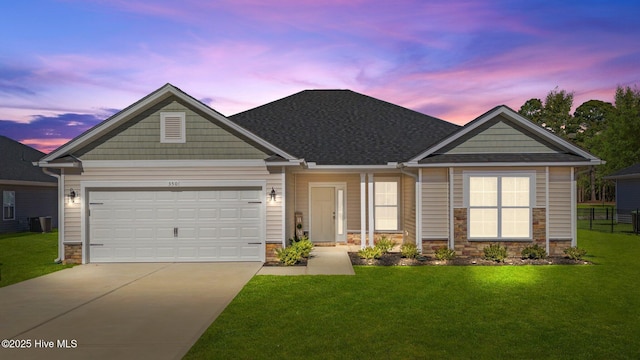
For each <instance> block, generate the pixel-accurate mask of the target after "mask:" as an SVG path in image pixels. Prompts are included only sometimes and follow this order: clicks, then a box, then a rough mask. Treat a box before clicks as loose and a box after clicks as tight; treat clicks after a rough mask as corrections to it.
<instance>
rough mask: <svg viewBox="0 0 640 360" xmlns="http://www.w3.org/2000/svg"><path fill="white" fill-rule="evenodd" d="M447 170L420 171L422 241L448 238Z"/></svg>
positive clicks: (429, 169) (431, 169)
mask: <svg viewBox="0 0 640 360" xmlns="http://www.w3.org/2000/svg"><path fill="white" fill-rule="evenodd" d="M448 171H449V170H448V169H447V168H428V169H423V170H422V184H421V190H422V239H437V240H441V239H447V238H448V237H449V173H448Z"/></svg>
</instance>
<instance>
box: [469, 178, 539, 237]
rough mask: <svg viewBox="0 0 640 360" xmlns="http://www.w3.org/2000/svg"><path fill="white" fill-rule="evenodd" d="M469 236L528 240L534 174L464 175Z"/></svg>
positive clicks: (529, 235)
mask: <svg viewBox="0 0 640 360" xmlns="http://www.w3.org/2000/svg"><path fill="white" fill-rule="evenodd" d="M464 179H465V189H466V191H465V193H466V197H465V200H466V205H467V207H468V209H469V216H468V237H469V239H505V240H509V239H530V238H531V231H532V230H531V226H532V220H531V213H532V211H531V208H532V203H533V199H534V190H533V189H535V186H534V179H535V174H531V173H514V174H509V173H505V174H465V177H464Z"/></svg>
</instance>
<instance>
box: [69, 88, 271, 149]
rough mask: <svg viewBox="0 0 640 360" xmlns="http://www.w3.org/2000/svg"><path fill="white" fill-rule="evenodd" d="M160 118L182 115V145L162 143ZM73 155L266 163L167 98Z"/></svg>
mask: <svg viewBox="0 0 640 360" xmlns="http://www.w3.org/2000/svg"><path fill="white" fill-rule="evenodd" d="M162 114H169V115H170V114H178V115H184V125H185V129H184V132H185V139H184V142H181V141H178V142H163V141H162V133H163V132H162ZM174 118H175V117H174ZM176 119H177V121H178V122H180V118H179V117H177V118H176ZM74 155H75V156H76V157H78V158H80V159H81V160H181V159H185V160H186V159H193V160H203V159H211V160H227V159H266V158H268V157H269V156H270V152H269V150H268V149H265V148H264V147H262V146H258V145H256V144H255V142H252V141H250V140H248V139H246V137H245V138H242V137H240V136H239V135H238V134H237V132H236V131H233V130H232V129H229V128H228V127H225V126H224V124H221V123H220V122H219V121H217V120H216V119H215V118H211V117H209V116H207V115H206V114H202V113H201V112H199V111H197V110H194V109H193V108H192V107H190V106H189V104H186V103H185V102H184V101H181V100H180V99H179V98H177V97H175V96H170V97H168V98H166V99H164V100H162V101H160V102H158V103H156V104H154V105H153V106H150V107H149V108H148V109H147V110H146V111H144V112H143V113H141V114H140V115H138V116H135V117H133V118H131V119H130V120H129V121H127V122H125V123H123V124H122V125H120V126H119V127H117V128H115V129H113V130H111V131H110V132H108V133H107V134H105V135H103V136H102V137H100V138H99V139H98V140H96V141H93V142H91V143H90V144H88V145H87V146H85V147H83V148H81V149H78V150H77V151H75V153H74Z"/></svg>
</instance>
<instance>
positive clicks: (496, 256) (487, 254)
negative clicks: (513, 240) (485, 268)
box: [482, 244, 507, 262]
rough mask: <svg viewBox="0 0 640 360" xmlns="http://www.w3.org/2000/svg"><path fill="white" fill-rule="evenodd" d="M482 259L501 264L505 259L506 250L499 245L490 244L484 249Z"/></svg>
mask: <svg viewBox="0 0 640 360" xmlns="http://www.w3.org/2000/svg"><path fill="white" fill-rule="evenodd" d="M482 251H484V258H485V259H487V260H493V261H497V262H503V261H504V259H506V258H507V248H506V247H504V246H501V245H500V244H491V245H489V246H487V247H485V248H484V249H482Z"/></svg>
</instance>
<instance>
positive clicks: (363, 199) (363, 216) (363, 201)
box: [360, 173, 367, 249]
mask: <svg viewBox="0 0 640 360" xmlns="http://www.w3.org/2000/svg"><path fill="white" fill-rule="evenodd" d="M366 176H367V174H365V173H360V247H361V248H362V249H364V248H365V247H366V240H367V183H366Z"/></svg>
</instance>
